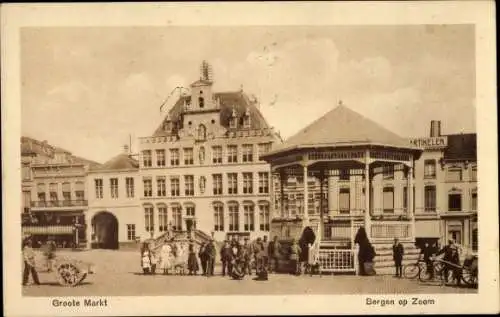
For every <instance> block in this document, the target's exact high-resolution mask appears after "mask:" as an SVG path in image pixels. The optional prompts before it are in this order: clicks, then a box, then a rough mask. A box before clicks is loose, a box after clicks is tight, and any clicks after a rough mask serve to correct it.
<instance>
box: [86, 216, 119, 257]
mask: <svg viewBox="0 0 500 317" xmlns="http://www.w3.org/2000/svg"><path fill="white" fill-rule="evenodd" d="M92 229H93V230H92V231H93V232H92V234H93V237H92V241H93V243H92V248H97V249H118V220H117V219H116V217H115V215H113V214H112V213H110V212H107V211H102V212H99V213H97V214H96V215H94V217H92Z"/></svg>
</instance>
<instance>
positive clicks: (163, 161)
mask: <svg viewBox="0 0 500 317" xmlns="http://www.w3.org/2000/svg"><path fill="white" fill-rule="evenodd" d="M190 88H191V89H190V94H189V95H182V96H181V97H180V98H179V99H178V100H177V101H176V103H175V105H174V106H173V107H172V108H171V109H170V110H169V111H168V113H167V115H166V116H165V119H164V120H163V122H162V123H161V125H160V126H159V127H158V128H157V129H156V131H155V132H154V133H153V135H152V136H149V137H143V138H140V142H139V143H140V178H141V181H140V187H139V188H140V192H139V195H140V203H141V208H142V210H143V215H144V223H145V230H146V231H147V232H148V234H149V235H150V236H151V237H153V238H155V237H158V236H161V235H163V234H164V233H165V232H166V231H167V230H168V228H170V229H171V230H172V231H192V230H193V229H197V230H201V231H202V232H204V233H206V234H210V235H212V236H213V237H214V238H215V239H216V240H223V239H225V238H229V237H230V236H231V235H238V236H249V237H250V238H252V239H253V238H255V237H257V236H263V235H266V234H268V232H269V225H270V200H269V190H270V178H269V165H268V164H267V163H266V162H265V161H263V160H261V155H263V154H265V153H267V152H269V151H270V150H271V149H272V147H273V145H274V144H275V143H277V142H280V141H281V140H280V138H279V136H278V135H277V133H275V132H274V130H273V129H272V128H271V127H270V126H269V124H268V123H267V122H266V120H265V119H264V117H263V116H262V114H261V113H260V111H259V109H258V106H257V104H256V102H255V101H252V100H250V98H248V97H247V95H246V94H245V93H244V92H243V91H237V92H214V91H213V79H212V75H211V68H210V65H209V64H208V63H206V62H204V63H203V64H202V67H201V76H200V79H199V80H197V81H195V82H194V83H192V84H191V86H190Z"/></svg>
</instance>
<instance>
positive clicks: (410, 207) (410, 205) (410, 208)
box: [406, 166, 415, 242]
mask: <svg viewBox="0 0 500 317" xmlns="http://www.w3.org/2000/svg"><path fill="white" fill-rule="evenodd" d="M407 179H408V187H407V188H408V190H406V193H407V195H408V215H409V216H410V217H411V233H410V237H411V238H412V240H413V241H412V242H415V213H414V212H413V200H414V199H415V197H413V168H412V167H411V166H410V167H408V177H407Z"/></svg>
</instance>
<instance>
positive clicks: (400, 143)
mask: <svg viewBox="0 0 500 317" xmlns="http://www.w3.org/2000/svg"><path fill="white" fill-rule="evenodd" d="M352 146H382V147H390V148H398V149H403V150H409V151H412V150H413V151H416V152H420V150H419V149H417V148H416V147H414V146H412V145H411V144H410V143H409V141H408V140H407V139H405V138H403V137H401V136H399V135H397V134H395V133H394V132H391V131H389V130H388V129H386V128H384V127H383V126H381V125H380V124H378V123H376V122H374V121H372V120H370V119H368V118H366V117H364V116H363V115H361V114H359V113H357V112H356V111H354V110H351V109H349V108H348V107H346V106H344V105H342V104H339V105H338V106H337V107H335V108H334V109H332V110H331V111H330V112H328V113H326V114H325V115H324V116H322V117H321V118H319V119H317V120H316V121H314V122H313V123H311V124H310V125H308V126H307V127H305V128H304V129H302V130H301V131H299V132H298V133H296V134H295V135H293V136H292V137H290V138H288V139H287V140H286V141H285V142H284V143H283V144H281V145H279V146H278V147H276V148H275V149H273V150H272V151H271V152H269V153H267V154H266V155H263V156H264V157H266V156H273V155H274V154H277V153H281V152H288V151H292V150H297V149H302V148H319V147H352Z"/></svg>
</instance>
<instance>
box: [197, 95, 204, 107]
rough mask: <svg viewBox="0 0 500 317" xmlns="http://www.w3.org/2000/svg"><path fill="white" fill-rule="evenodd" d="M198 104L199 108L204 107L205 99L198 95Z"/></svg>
mask: <svg viewBox="0 0 500 317" xmlns="http://www.w3.org/2000/svg"><path fill="white" fill-rule="evenodd" d="M198 104H199V105H200V108H203V107H205V99H203V97H199V98H198Z"/></svg>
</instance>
